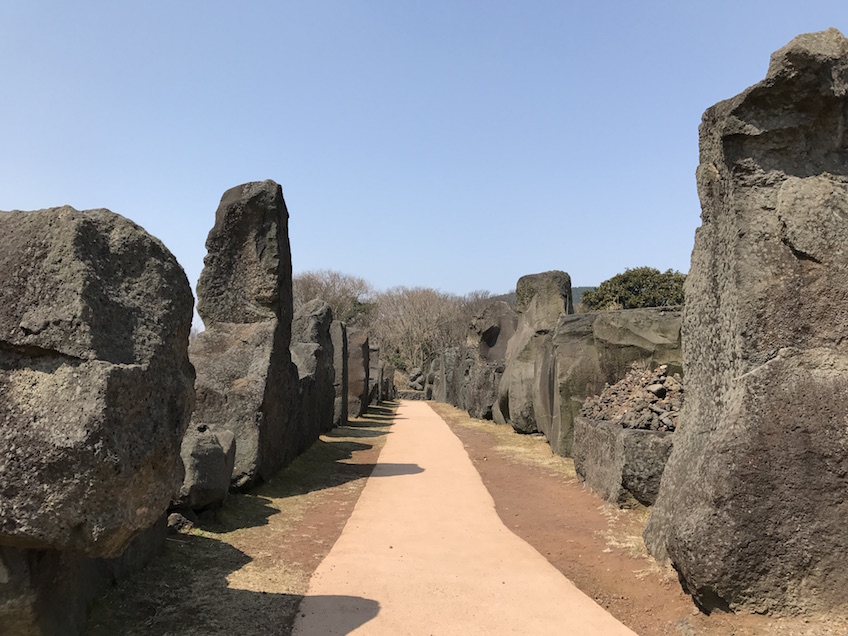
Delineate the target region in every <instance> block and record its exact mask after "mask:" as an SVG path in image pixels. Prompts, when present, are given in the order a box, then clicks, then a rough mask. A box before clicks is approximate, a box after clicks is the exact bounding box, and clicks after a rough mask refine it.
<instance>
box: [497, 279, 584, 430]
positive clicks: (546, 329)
mask: <svg viewBox="0 0 848 636" xmlns="http://www.w3.org/2000/svg"><path fill="white" fill-rule="evenodd" d="M515 294H516V311H517V312H518V314H519V318H518V328H517V330H516V332H515V335H514V336H513V337H512V338H510V340H509V342H508V343H507V350H506V364H505V370H504V374H503V377H502V378H501V381H500V385H499V387H498V402H497V404H496V406H495V409H494V419H495V421H496V422H498V423H501V424H503V423H509V424H511V425H512V427H513V428H514V429H515V430H516V431H518V432H520V433H535V432H537V431H538V430H539V429H538V427H537V425H536V411H537V410H540V409H541V410H542V412H546V413H550V412H551V411H552V409H553V403H552V402H550V404H547V403H546V404H544V405H543V404H541V403H538V404H534V395H536V396H538V395H539V394H540V390H541V387H540V384H539V383H544V384H545V387H548V386H549V385H550V384H551V382H552V379H551V377H549V376H550V373H548V375H547V376H545V377H542V376H541V375H537V374H536V368H537V367H538V366H539V362H537V360H539V361H543V360H544V357H545V356H546V355H547V354H549V352H550V351H549V350H550V338H551V335H550V334H551V332H552V331H553V330H554V327H556V324H557V320H559V317H560V316H561V315H564V314H571V313H574V308H573V305H572V301H571V277H570V276H569V275H568V274H566V273H565V272H560V271H550V272H543V273H541V274H530V275H528V276H522V277H521V278H519V279H518V283H517V284H516V287H515ZM548 371H549V372H550V371H552V370H551V369H548ZM552 395H553V394H552V392H550V391H547V392H546V396H547V397H548V398H550V399H549V401H550V400H552Z"/></svg>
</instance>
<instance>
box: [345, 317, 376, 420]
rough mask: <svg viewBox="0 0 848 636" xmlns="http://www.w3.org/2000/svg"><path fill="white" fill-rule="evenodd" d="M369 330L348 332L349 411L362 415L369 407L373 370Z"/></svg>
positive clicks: (349, 414)
mask: <svg viewBox="0 0 848 636" xmlns="http://www.w3.org/2000/svg"><path fill="white" fill-rule="evenodd" d="M370 355H371V346H370V344H369V342H368V332H367V331H363V330H361V329H351V330H350V331H348V334H347V412H348V416H349V417H360V416H362V415H363V414H364V413H365V409H367V408H368V393H369V388H370V387H369V384H370V378H369V374H370V370H371V360H370Z"/></svg>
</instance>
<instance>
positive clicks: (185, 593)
mask: <svg viewBox="0 0 848 636" xmlns="http://www.w3.org/2000/svg"><path fill="white" fill-rule="evenodd" d="M164 556H165V557H166V558H159V559H155V560H154V561H153V562H152V563H151V564H150V565H148V566H147V567H146V568H145V569H144V570H143V571H142V572H141V573H140V574H139V576H135V577H130V578H129V579H126V580H125V581H123V582H122V583H120V584H119V585H117V586H116V587H114V588H112V589H111V590H110V591H109V592H107V594H106V595H104V596H103V597H102V598H101V599H100V600H98V601H97V602H96V603H95V605H94V607H93V609H92V612H91V615H90V618H89V621H88V624H87V627H86V630H85V632H84V636H114V635H115V634H121V635H122V636H149V635H150V634H168V635H169V636H195V635H199V634H239V635H240V636H266V635H267V634H290V633H291V629H292V625H293V623H294V619H295V616H296V615H297V612H298V607H300V606H301V603H302V602H303V601H304V599H305V600H306V601H308V602H309V604H310V606H311V605H312V604H313V603H314V604H316V606H317V607H321V608H326V610H327V611H330V610H333V611H340V610H342V611H343V612H344V614H345V616H344V621H343V622H341V623H340V625H341V626H342V627H344V628H346V629H347V631H340V632H338V633H339V634H347V633H349V632H350V631H353V630H354V629H356V628H357V627H359V626H360V625H362V624H364V623H366V622H368V621H369V620H371V619H372V618H374V616H376V615H377V613H378V611H379V604H378V603H377V602H376V601H372V600H369V599H366V598H359V597H354V596H318V597H309V596H306V597H304V596H303V595H300V594H279V593H267V592H261V591H252V590H245V589H235V588H231V587H230V586H229V583H228V581H227V577H228V576H229V575H230V574H231V573H233V572H236V571H238V570H240V569H242V568H244V567H245V566H246V565H247V564H249V563H251V561H252V559H251V558H250V557H249V556H248V555H246V554H245V553H244V552H242V551H241V550H239V549H237V548H235V547H233V546H231V545H229V544H227V543H224V542H222V541H218V540H217V539H214V538H209V537H203V536H197V535H179V538H178V539H172V540H171V541H169V542H168V545H167V550H166V555H164ZM334 608H335V609H334Z"/></svg>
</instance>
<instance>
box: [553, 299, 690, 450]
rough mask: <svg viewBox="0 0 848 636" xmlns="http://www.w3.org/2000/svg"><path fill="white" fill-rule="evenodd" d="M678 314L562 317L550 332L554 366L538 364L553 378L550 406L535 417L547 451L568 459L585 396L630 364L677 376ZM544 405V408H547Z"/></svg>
mask: <svg viewBox="0 0 848 636" xmlns="http://www.w3.org/2000/svg"><path fill="white" fill-rule="evenodd" d="M680 323H681V312H680V311H679V310H670V309H665V308H645V309H622V310H620V311H602V312H593V313H587V314H574V315H571V316H563V317H561V318H560V320H559V322H558V323H557V326H556V329H555V331H554V333H553V339H552V340H553V351H554V353H553V358H554V359H553V361H552V363H547V364H546V362H545V360H544V359H541V360H538V361H537V365H538V368H540V369H541V370H543V371H545V370H548V369H549V365H552V366H553V369H552V370H549V371H547V372H548V373H549V374H550V375H549V376H548V377H550V376H553V384H554V389H553V404H552V405H551V406H550V407H549V408H550V412H551V416H550V419H548V417H547V412H548V411H547V410H546V409H545V410H541V411H540V412H541V413H542V414H543V415H544V416H542V417H537V423H538V426H539V429H540V430H541V431H542V432H544V433H545V436H546V437H547V438H548V441H549V442H550V444H551V449H552V450H553V451H554V452H555V453H557V454H560V455H564V456H566V457H570V456H571V453H572V445H573V441H574V419H575V417H577V416H578V415H579V414H580V410H581V408H582V407H583V402H584V400H586V398H587V397H589V396H592V395H595V394H598V393H600V392H601V391H602V390H603V388H604V385H605V384H615V383H616V382H618V381H619V380H621V379H622V378H624V377H625V376H626V375H627V373H628V372H629V371H630V369H631V367H632V365H633V364H636V365H637V366H639V367H640V368H654V367H657V366H659V365H665V367H666V372H667V373H668V374H675V373H677V374H679V373H680V372H681V371H682V364H681V336H680ZM546 404H547V403H546Z"/></svg>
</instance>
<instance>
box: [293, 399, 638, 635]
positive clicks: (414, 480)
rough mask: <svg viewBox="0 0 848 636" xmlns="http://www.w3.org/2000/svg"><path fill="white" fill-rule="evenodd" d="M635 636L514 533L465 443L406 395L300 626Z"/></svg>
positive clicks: (312, 630)
mask: <svg viewBox="0 0 848 636" xmlns="http://www.w3.org/2000/svg"><path fill="white" fill-rule="evenodd" d="M348 633H350V634H375V635H382V634H385V635H391V636H394V635H396V634H422V635H427V634H439V635H453V634H456V635H460V634H461V635H475V634H480V635H481V636H482V635H486V636H488V635H489V634H550V635H552V636H553V635H555V634H556V635H568V634H575V635H581V636H582V635H585V636H594V635H597V636H635V635H634V633H633V632H632V631H631V630H629V629H628V628H626V627H625V626H624V625H622V624H621V623H619V622H618V621H616V620H615V619H614V618H613V617H612V616H611V615H610V614H608V613H607V612H606V611H605V610H604V609H603V608H601V607H600V606H599V605H597V604H596V603H595V602H594V601H592V600H591V599H590V598H589V597H588V596H586V595H585V594H583V593H582V592H580V591H579V590H578V589H577V588H576V587H575V586H574V585H573V584H572V583H571V582H569V581H568V580H567V579H566V578H565V577H563V576H562V574H561V573H560V572H558V571H557V570H556V569H555V568H553V567H551V565H550V563H549V562H548V561H547V560H545V559H544V558H543V557H542V556H541V555H540V554H539V553H538V552H536V551H535V550H534V549H533V548H532V547H531V546H529V545H528V544H527V543H526V542H524V541H522V540H521V539H520V538H518V537H517V536H516V535H515V534H513V533H511V532H509V531H508V530H507V529H506V528H505V527H504V525H503V523H502V522H501V520H500V518H499V517H498V515H497V513H496V512H495V509H494V502H493V501H492V499H491V497H490V495H489V493H488V492H487V491H486V488H485V487H484V486H483V483H482V482H481V480H480V476H479V474H478V473H477V471H475V470H474V467H473V466H472V464H471V462H470V461H469V459H468V455H467V454H466V453H465V451H464V450H463V447H462V444H461V443H460V442H459V440H458V439H457V438H456V436H455V435H453V434H452V433H451V431H450V429H449V428H448V427H447V425H446V424H445V422H444V420H442V419H441V418H440V417H439V416H438V415H437V414H436V413H435V412H434V411H433V410H432V409H431V408H430V406H429V405H428V404H427V403H424V402H401V404H400V407H399V408H398V412H397V417H396V420H395V423H394V425H393V426H392V430H391V434H390V435H389V437H388V439H387V440H386V443H385V446H384V447H383V450H382V451H381V453H380V458H379V461H378V463H377V466H376V467H375V468H374V472H373V473H372V475H371V477H370V478H369V480H368V482H367V484H366V485H365V488H364V490H363V491H362V494H361V495H360V498H359V501H358V502H357V504H356V507H355V508H354V511H353V513H352V514H351V517H350V519H349V520H348V523H347V525H346V526H345V529H344V531H343V532H342V534H341V536H340V537H339V539H338V541H337V542H336V544H335V545H334V546H333V548H332V550H331V551H330V553H329V554H328V555H327V557H326V558H325V559H324V561H323V562H322V563H321V565H320V566H319V567H318V570H317V571H316V572H315V575H314V576H313V577H312V580H311V582H310V585H309V591H308V593H307V595H306V597H305V599H304V601H303V603H302V604H301V607H300V616H299V617H298V619H297V620H296V622H295V626H294V634H295V635H298V636H310V635H313V634H326V635H331V634H348Z"/></svg>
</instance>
